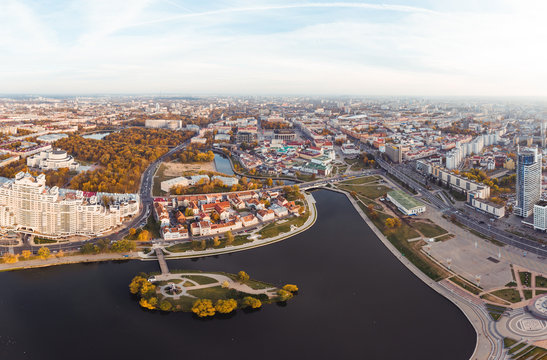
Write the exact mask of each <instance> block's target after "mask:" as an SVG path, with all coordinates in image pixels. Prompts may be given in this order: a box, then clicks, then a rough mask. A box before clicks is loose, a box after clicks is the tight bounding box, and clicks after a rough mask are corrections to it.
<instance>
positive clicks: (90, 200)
mask: <svg viewBox="0 0 547 360" xmlns="http://www.w3.org/2000/svg"><path fill="white" fill-rule="evenodd" d="M138 211H139V204H138V202H137V201H135V200H133V201H129V202H123V203H119V204H113V205H110V206H109V207H106V206H103V205H101V204H100V203H99V202H98V200H97V197H96V196H91V197H85V196H84V194H83V192H82V191H76V192H70V191H61V189H59V188H58V187H56V186H55V187H52V188H49V187H47V186H46V177H45V175H44V174H41V175H38V176H37V177H34V176H32V175H30V174H29V173H23V172H20V173H18V174H17V175H16V176H15V179H13V180H9V181H7V182H5V183H4V184H2V185H1V186H0V226H1V227H4V228H9V229H13V230H15V231H19V232H25V233H33V234H36V235H41V236H46V237H54V238H57V237H66V236H72V235H86V236H96V235H99V234H102V233H104V232H106V231H108V230H110V229H112V228H113V227H115V226H117V225H120V224H121V223H122V221H123V218H124V217H128V216H132V215H135V214H137V213H138Z"/></svg>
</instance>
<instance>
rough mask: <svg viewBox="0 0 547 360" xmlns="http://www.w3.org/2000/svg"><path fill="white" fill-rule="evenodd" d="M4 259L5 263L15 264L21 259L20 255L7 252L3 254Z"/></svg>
mask: <svg viewBox="0 0 547 360" xmlns="http://www.w3.org/2000/svg"><path fill="white" fill-rule="evenodd" d="M2 260H3V261H4V264H15V263H16V262H17V261H19V256H18V255H15V254H10V253H5V254H4V255H3V256H2Z"/></svg>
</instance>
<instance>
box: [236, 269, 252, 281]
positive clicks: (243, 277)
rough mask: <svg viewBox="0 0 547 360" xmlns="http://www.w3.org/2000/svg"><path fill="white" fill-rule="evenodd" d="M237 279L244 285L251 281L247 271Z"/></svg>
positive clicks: (242, 272)
mask: <svg viewBox="0 0 547 360" xmlns="http://www.w3.org/2000/svg"><path fill="white" fill-rule="evenodd" d="M237 279H238V280H239V281H240V282H242V283H243V282H245V281H248V280H249V279H250V276H249V274H247V273H246V272H245V271H240V272H238V273H237Z"/></svg>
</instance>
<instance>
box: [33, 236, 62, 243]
mask: <svg viewBox="0 0 547 360" xmlns="http://www.w3.org/2000/svg"><path fill="white" fill-rule="evenodd" d="M34 243H35V244H56V243H57V240H53V239H45V238H41V237H38V236H36V237H35V238H34Z"/></svg>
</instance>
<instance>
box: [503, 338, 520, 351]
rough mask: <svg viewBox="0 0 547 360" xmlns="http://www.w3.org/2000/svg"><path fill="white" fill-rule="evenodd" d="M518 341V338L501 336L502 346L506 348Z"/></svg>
mask: <svg viewBox="0 0 547 360" xmlns="http://www.w3.org/2000/svg"><path fill="white" fill-rule="evenodd" d="M516 343H518V340H515V339H511V338H507V337H506V338H503V347H505V348H508V347H511V346H513V345H515V344H516Z"/></svg>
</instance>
